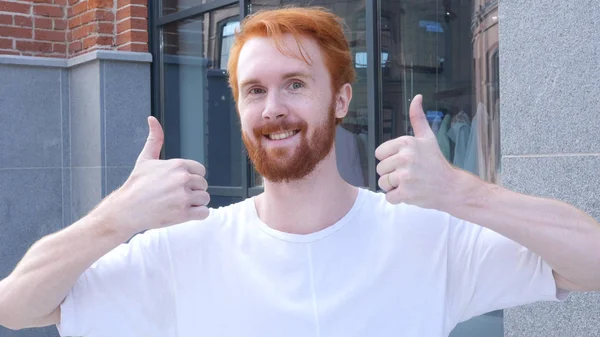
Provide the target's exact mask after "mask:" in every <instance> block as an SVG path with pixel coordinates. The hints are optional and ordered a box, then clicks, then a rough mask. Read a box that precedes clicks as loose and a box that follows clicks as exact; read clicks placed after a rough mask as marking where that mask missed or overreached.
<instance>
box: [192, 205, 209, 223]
mask: <svg viewBox="0 0 600 337" xmlns="http://www.w3.org/2000/svg"><path fill="white" fill-rule="evenodd" d="M209 215H210V209H209V208H208V207H206V206H194V207H190V208H189V212H188V219H189V220H204V219H206V218H208V216H209Z"/></svg>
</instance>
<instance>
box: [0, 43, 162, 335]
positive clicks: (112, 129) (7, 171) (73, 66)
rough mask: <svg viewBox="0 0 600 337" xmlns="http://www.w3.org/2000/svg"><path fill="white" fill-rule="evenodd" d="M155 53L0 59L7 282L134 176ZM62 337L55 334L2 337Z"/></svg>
mask: <svg viewBox="0 0 600 337" xmlns="http://www.w3.org/2000/svg"><path fill="white" fill-rule="evenodd" d="M150 61H151V56H150V55H149V54H145V53H143V54H141V53H121V52H109V51H97V52H94V53H90V54H87V55H84V56H82V57H79V58H74V59H70V60H68V61H67V60H56V59H43V58H32V57H15V56H0V81H1V87H2V90H0V279H2V278H4V277H6V276H7V275H8V274H10V272H11V271H12V270H13V268H14V267H15V266H16V264H17V263H18V261H19V260H20V259H21V258H22V257H23V255H24V254H25V252H26V251H27V249H28V248H29V247H30V246H31V245H32V244H33V243H34V242H35V241H37V240H38V239H40V238H41V237H43V236H45V235H47V234H50V233H53V232H56V231H57V230H60V229H61V228H64V227H66V226H68V225H70V224H71V223H73V222H74V221H77V220H78V219H79V218H81V217H82V216H84V215H85V214H86V213H87V212H89V211H90V210H91V209H92V207H94V206H95V205H96V204H97V203H98V202H99V201H100V200H101V199H102V198H103V197H104V196H105V195H107V194H108V193H110V192H111V191H113V190H114V189H116V188H117V187H118V186H120V185H121V184H122V183H123V182H124V181H125V180H126V179H127V177H128V175H129V173H130V172H131V169H132V168H133V165H134V163H135V159H136V157H137V154H138V153H139V151H140V150H141V148H142V146H143V144H144V141H145V139H146V136H147V131H148V128H147V123H146V118H147V116H148V115H149V114H150V102H151V100H150V63H149V62H150ZM9 336H32V337H39V336H58V333H57V331H56V328H55V327H47V328H42V329H25V330H22V331H11V330H8V329H4V328H2V327H0V337H9Z"/></svg>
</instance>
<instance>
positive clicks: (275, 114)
mask: <svg viewBox="0 0 600 337" xmlns="http://www.w3.org/2000/svg"><path fill="white" fill-rule="evenodd" d="M262 116H263V118H264V119H271V120H276V119H279V118H283V117H285V116H287V108H286V106H285V104H283V102H282V100H281V97H279V93H277V92H275V91H271V92H269V93H268V95H267V104H266V106H265V109H264V110H263V114H262Z"/></svg>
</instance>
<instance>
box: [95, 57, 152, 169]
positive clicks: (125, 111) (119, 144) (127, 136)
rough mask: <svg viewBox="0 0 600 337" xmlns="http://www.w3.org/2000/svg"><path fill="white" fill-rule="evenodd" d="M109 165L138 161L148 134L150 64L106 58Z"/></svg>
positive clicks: (125, 164) (104, 72) (105, 80)
mask: <svg viewBox="0 0 600 337" xmlns="http://www.w3.org/2000/svg"><path fill="white" fill-rule="evenodd" d="M103 79H104V101H103V106H104V110H105V113H106V125H105V130H106V149H105V152H106V166H111V167H112V166H124V167H129V166H133V165H134V164H135V160H136V159H137V156H138V154H139V153H140V151H141V150H142V148H143V146H144V143H145V141H146V138H147V136H148V123H147V121H146V119H147V118H148V116H149V115H150V102H151V100H150V65H149V64H147V63H130V62H111V61H103Z"/></svg>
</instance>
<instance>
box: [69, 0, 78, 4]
mask: <svg viewBox="0 0 600 337" xmlns="http://www.w3.org/2000/svg"><path fill="white" fill-rule="evenodd" d="M78 1H79V0H69V5H74V4H76V3H77V2H78Z"/></svg>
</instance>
